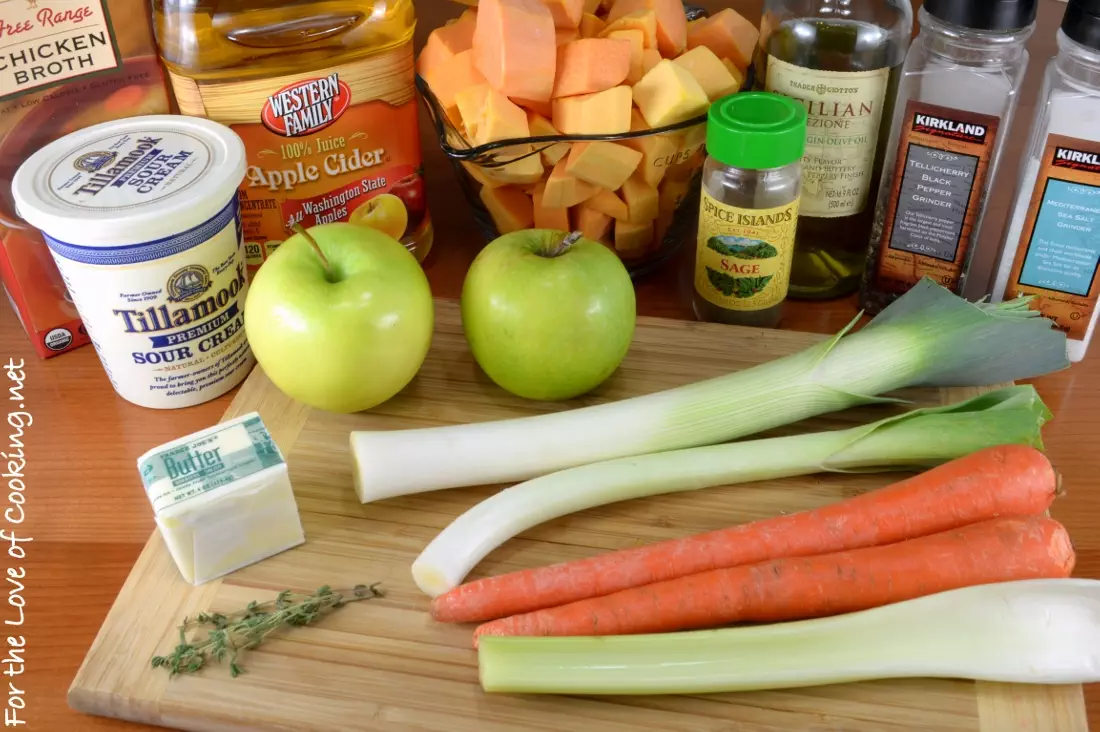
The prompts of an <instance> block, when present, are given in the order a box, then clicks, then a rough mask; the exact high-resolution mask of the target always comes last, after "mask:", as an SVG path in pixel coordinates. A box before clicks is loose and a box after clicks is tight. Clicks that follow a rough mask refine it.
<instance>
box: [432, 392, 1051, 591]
mask: <svg viewBox="0 0 1100 732" xmlns="http://www.w3.org/2000/svg"><path fill="white" fill-rule="evenodd" d="M1050 416H1051V415H1050V412H1049V411H1048V410H1047V408H1046V406H1044V404H1043V402H1042V400H1040V399H1039V395H1038V394H1037V393H1036V392H1035V389H1034V387H1031V386H1012V387H1007V388H1004V389H999V390H997V391H993V392H989V393H986V394H982V395H981V396H977V397H974V398H972V399H968V400H966V401H963V402H959V403H958V404H952V405H948V406H943V407H932V408H928V409H917V410H914V411H911V412H907V413H905V414H901V415H897V416H894V417H890V418H887V419H884V420H881V421H879V422H874V423H872V424H868V425H863V426H860V427H853V428H850V429H845V430H836V431H832V432H816V433H808V434H801V435H792V436H789V437H774V438H770V439H764V440H748V441H745V442H735V443H732V444H726V445H712V446H709V447H696V448H689V449H685V450H673V451H670V452H660V453H652V454H649V455H641V456H637V457H628V458H618V459H616V460H608V461H606V462H602V463H593V464H592V465H583V466H580V467H577V468H570V469H568V470H563V471H560V472H557V473H551V474H550V475H544V476H541V477H538V478H535V479H533V480H529V481H527V482H525V483H517V484H516V485H514V486H512V487H511V488H506V489H505V490H503V491H501V492H500V493H497V494H495V495H493V496H491V497H489V498H487V499H485V500H484V501H482V502H481V503H479V504H477V505H476V506H474V507H472V508H471V509H469V510H468V511H466V512H465V513H463V514H462V515H461V516H459V517H458V518H457V519H455V520H454V521H453V522H452V523H451V524H450V525H449V526H448V527H447V528H445V529H444V530H443V531H442V532H441V533H440V534H439V535H438V536H436V538H435V539H433V540H432V542H431V543H430V544H429V545H428V546H427V548H426V549H425V550H424V551H423V553H421V555H420V556H419V557H418V558H417V559H416V561H415V562H413V566H412V572H413V579H414V580H415V581H416V584H417V586H419V587H420V589H421V590H423V591H424V592H426V593H427V594H429V595H432V596H433V597H434V596H435V595H439V594H442V593H444V592H447V591H448V590H451V589H453V588H454V587H457V586H458V584H459V583H461V582H462V580H463V579H464V578H465V577H466V575H467V573H469V571H470V570H471V569H473V568H474V567H475V566H476V565H477V563H478V562H480V561H481V560H482V559H484V558H485V556H486V555H487V554H488V553H489V552H491V551H492V550H493V549H495V548H497V547H498V546H500V545H501V544H503V543H504V542H505V541H507V540H508V539H510V538H512V537H513V536H516V535H517V534H519V533H520V532H522V531H526V530H527V529H529V528H531V527H532V526H537V525H538V524H541V523H544V522H546V521H549V520H550V519H553V518H557V517H558V516H564V515H566V514H569V513H573V512H576V511H581V510H583V509H586V508H592V507H593V506H600V505H603V504H606V503H612V502H614V501H624V500H627V499H630V498H640V497H642V496H652V495H657V494H659V493H671V492H676V491H689V490H697V489H699V488H707V487H710V486H715V485H730V484H734V483H747V482H749V481H756V480H769V479H776V478H786V477H790V476H794V475H806V474H808V473H817V472H825V471H832V472H841V471H854V470H882V469H888V468H900V467H930V466H932V465H936V464H938V463H941V462H944V461H947V460H952V459H954V458H957V457H961V456H963V455H968V454H970V453H972V452H976V451H978V450H981V449H984V448H986V447H991V446H993V445H1004V444H1009V443H1020V444H1025V445H1032V446H1034V447H1041V445H1042V443H1041V438H1040V428H1041V427H1042V426H1043V424H1044V423H1045V422H1046V421H1048V420H1049V419H1050Z"/></svg>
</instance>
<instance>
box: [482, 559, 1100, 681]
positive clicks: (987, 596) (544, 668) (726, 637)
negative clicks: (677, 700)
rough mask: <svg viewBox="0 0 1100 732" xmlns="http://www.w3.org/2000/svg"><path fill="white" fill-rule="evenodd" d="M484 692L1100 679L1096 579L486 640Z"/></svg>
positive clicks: (995, 586) (1098, 583)
mask: <svg viewBox="0 0 1100 732" xmlns="http://www.w3.org/2000/svg"><path fill="white" fill-rule="evenodd" d="M478 664H479V667H480V674H481V686H482V688H484V689H485V691H496V692H509V693H522V694H584V695H591V694H705V693H709V692H723V691H750V690H759V689H786V688H792V687H800V686H819V685H822V684H838V683H847V682H852V681H866V680H871V679H892V678H911V677H935V678H962V679H974V680H980V681H1002V682H1011V683H1027V684H1083V683H1092V682H1096V681H1100V581H1096V580H1073V579H1051V580H1024V581H1020V582H1005V583H1001V584H991V585H983V586H979V587H967V588H963V589H961V590H952V591H950V592H944V593H940V594H938V595H929V596H927V597H922V598H919V599H916V600H909V601H906V602H900V603H897V604H895V605H887V606H885V607H880V608H875V609H874V610H864V611H863V612H858V613H852V614H849V615H839V616H836V617H832V618H822V619H817V620H803V621H799V622H795V623H780V624H777V625H763V626H756V627H743V628H732V629H727V630H703V631H693V632H687V633H667V634H657V635H634V636H605V637H583V638H582V637H566V638H523V637H500V636H484V637H482V638H481V643H480V646H479V649H478Z"/></svg>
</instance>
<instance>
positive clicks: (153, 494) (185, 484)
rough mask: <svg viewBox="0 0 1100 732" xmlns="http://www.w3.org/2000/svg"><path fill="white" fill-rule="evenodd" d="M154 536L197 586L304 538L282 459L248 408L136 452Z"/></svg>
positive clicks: (262, 426) (269, 437) (282, 549)
mask: <svg viewBox="0 0 1100 732" xmlns="http://www.w3.org/2000/svg"><path fill="white" fill-rule="evenodd" d="M138 471H139V472H140V473H141V481H142V483H144V484H145V492H146V494H147V495H148V496H149V502H150V503H152V504H153V513H154V515H155V516H156V521H157V526H158V527H159V528H160V534H161V536H162V537H164V542H165V544H167V545H168V551H169V552H171V554H172V559H174V560H175V562H176V566H177V567H178V568H179V571H180V574H182V575H183V578H184V579H186V580H187V581H188V582H190V583H192V584H195V585H199V584H202V583H203V582H208V581H210V580H212V579H214V578H216V577H221V576H222V575H224V574H228V573H229V572H232V571H234V570H237V569H240V568H241V567H246V566H248V565H249V564H253V563H255V562H258V561H260V560H261V559H266V558H268V557H270V556H272V555H274V554H278V553H279V552H281V551H285V550H286V549H290V548H291V547H294V546H298V545H299V544H301V543H302V542H304V541H305V536H304V535H303V533H302V522H301V519H300V518H299V516H298V504H296V503H295V502H294V492H293V490H291V487H290V478H289V477H288V476H287V468H286V462H285V461H284V460H283V456H282V454H281V453H280V452H279V448H278V447H277V446H276V445H275V442H274V441H273V440H272V439H271V435H270V434H269V433H268V431H267V428H266V427H265V426H264V423H263V421H262V420H261V419H260V416H259V415H258V414H256V413H255V412H252V413H250V414H246V415H244V416H242V417H238V418H237V419H234V420H231V421H229V422H222V423H221V424H217V425H214V426H213V427H211V428H209V429H206V430H203V431H202V432H196V433H195V434H193V435H188V436H187V437H181V438H180V439H178V440H174V441H172V442H169V443H166V444H164V445H161V446H160V447H156V448H154V449H152V450H150V451H149V452H147V453H145V454H144V455H142V456H141V457H140V458H138Z"/></svg>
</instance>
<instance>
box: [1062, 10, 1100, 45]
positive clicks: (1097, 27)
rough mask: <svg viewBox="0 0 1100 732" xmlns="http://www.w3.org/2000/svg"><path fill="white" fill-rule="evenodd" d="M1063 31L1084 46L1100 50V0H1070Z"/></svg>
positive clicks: (1063, 18) (1063, 21)
mask: <svg viewBox="0 0 1100 732" xmlns="http://www.w3.org/2000/svg"><path fill="white" fill-rule="evenodd" d="M1062 32H1063V33H1065V34H1066V37H1067V38H1069V39H1070V40H1072V41H1076V42H1077V43H1080V44H1081V45H1082V46H1088V47H1089V48H1092V49H1095V50H1100V0H1070V2H1069V4H1068V5H1067V6H1066V14H1065V15H1064V16H1063V17H1062Z"/></svg>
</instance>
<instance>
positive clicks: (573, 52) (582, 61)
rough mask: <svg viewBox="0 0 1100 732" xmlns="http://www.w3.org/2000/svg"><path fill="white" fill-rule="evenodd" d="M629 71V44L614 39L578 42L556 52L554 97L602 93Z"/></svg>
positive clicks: (615, 84)
mask: <svg viewBox="0 0 1100 732" xmlns="http://www.w3.org/2000/svg"><path fill="white" fill-rule="evenodd" d="M629 71H630V43H629V42H628V41H625V40H621V39H617V38H581V39H579V40H576V41H572V42H571V43H566V44H565V45H563V46H561V47H560V48H558V69H557V76H556V77H555V80H554V91H553V97H554V98H555V99H557V98H558V97H572V96H576V95H578V94H593V93H595V92H602V91H606V90H608V89H611V88H612V87H616V86H618V85H619V84H621V83H622V82H623V81H624V80H625V79H626V76H627V73H629Z"/></svg>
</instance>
